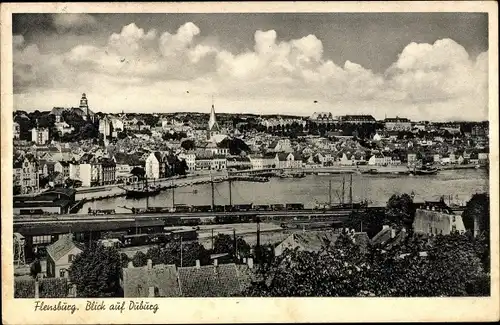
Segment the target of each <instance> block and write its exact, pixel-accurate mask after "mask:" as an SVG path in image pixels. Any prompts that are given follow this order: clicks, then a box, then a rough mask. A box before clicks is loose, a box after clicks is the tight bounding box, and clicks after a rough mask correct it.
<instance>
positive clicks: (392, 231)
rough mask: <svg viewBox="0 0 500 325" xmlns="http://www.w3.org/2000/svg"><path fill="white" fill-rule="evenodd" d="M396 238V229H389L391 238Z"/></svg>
mask: <svg viewBox="0 0 500 325" xmlns="http://www.w3.org/2000/svg"><path fill="white" fill-rule="evenodd" d="M394 237H396V229H394V228H391V238H394Z"/></svg>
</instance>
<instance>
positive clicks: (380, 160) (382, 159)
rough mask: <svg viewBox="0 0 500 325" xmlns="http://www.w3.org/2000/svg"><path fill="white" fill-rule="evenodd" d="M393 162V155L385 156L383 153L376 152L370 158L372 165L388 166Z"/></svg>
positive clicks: (369, 163)
mask: <svg viewBox="0 0 500 325" xmlns="http://www.w3.org/2000/svg"><path fill="white" fill-rule="evenodd" d="M391 163H392V157H391V156H384V155H383V154H382V153H376V154H374V155H373V156H371V157H370V159H368V165H370V166H387V165H390V164H391Z"/></svg>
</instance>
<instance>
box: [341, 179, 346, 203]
mask: <svg viewBox="0 0 500 325" xmlns="http://www.w3.org/2000/svg"><path fill="white" fill-rule="evenodd" d="M344 202H345V176H344V175H343V174H342V202H341V203H342V204H344Z"/></svg>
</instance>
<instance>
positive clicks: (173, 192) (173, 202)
mask: <svg viewBox="0 0 500 325" xmlns="http://www.w3.org/2000/svg"><path fill="white" fill-rule="evenodd" d="M172 209H175V186H174V180H172Z"/></svg>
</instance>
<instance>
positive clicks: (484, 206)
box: [462, 193, 490, 235]
mask: <svg viewBox="0 0 500 325" xmlns="http://www.w3.org/2000/svg"><path fill="white" fill-rule="evenodd" d="M474 219H476V221H477V227H478V230H479V232H485V233H486V234H487V235H489V231H490V197H489V195H488V193H478V194H474V195H473V196H472V198H471V199H470V200H469V201H468V202H467V204H466V206H465V210H464V212H463V213H462V220H463V222H464V226H465V228H466V229H467V230H469V231H471V232H472V231H474Z"/></svg>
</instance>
